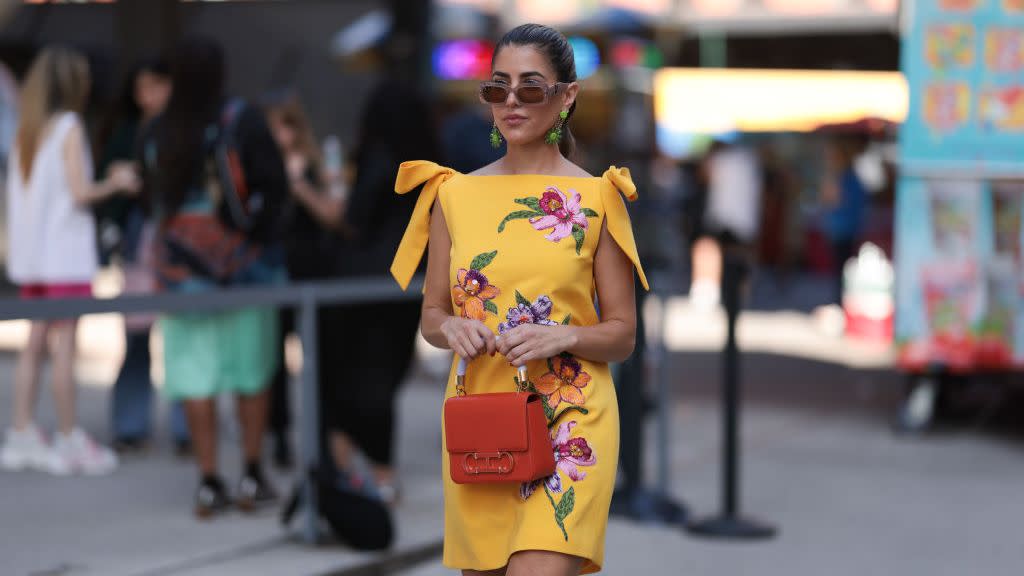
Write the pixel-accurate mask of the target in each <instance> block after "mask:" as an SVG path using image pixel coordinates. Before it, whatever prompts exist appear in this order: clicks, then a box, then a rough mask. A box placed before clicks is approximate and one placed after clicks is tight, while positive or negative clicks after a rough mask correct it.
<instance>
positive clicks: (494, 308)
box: [484, 300, 498, 314]
mask: <svg viewBox="0 0 1024 576" xmlns="http://www.w3.org/2000/svg"><path fill="white" fill-rule="evenodd" d="M484 310H487V311H488V312H490V313H491V314H497V313H498V307H497V306H495V305H494V302H491V301H490V300H484Z"/></svg>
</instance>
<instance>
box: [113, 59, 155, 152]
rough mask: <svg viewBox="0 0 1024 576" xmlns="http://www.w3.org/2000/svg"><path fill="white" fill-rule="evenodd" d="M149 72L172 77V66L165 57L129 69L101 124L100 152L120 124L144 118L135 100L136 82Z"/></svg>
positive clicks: (138, 63) (139, 63)
mask: <svg viewBox="0 0 1024 576" xmlns="http://www.w3.org/2000/svg"><path fill="white" fill-rule="evenodd" d="M147 72H148V73H150V74H154V75H156V76H160V77H161V78H168V79H170V77H171V68H170V66H168V64H167V61H166V60H164V59H163V58H148V59H144V60H140V61H138V62H136V63H135V64H134V65H133V66H132V67H131V69H129V70H128V74H126V75H125V77H124V83H123V84H122V85H121V91H120V92H118V94H117V100H115V101H114V102H113V103H112V105H111V106H110V108H109V109H108V110H107V113H106V114H105V115H104V118H103V121H102V123H101V124H100V129H99V132H98V135H97V138H96V147H95V149H96V150H99V151H100V153H102V152H103V150H105V149H106V147H107V144H108V143H109V142H110V138H111V137H112V136H113V134H114V130H116V129H117V127H118V126H120V125H122V124H124V123H127V124H137V123H138V122H139V121H140V120H141V119H142V110H141V109H140V108H139V104H138V103H137V102H136V101H135V83H136V82H137V81H138V79H139V76H140V75H142V74H143V73H147Z"/></svg>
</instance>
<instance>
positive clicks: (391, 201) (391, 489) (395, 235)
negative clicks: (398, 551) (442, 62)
mask: <svg viewBox="0 0 1024 576" xmlns="http://www.w3.org/2000/svg"><path fill="white" fill-rule="evenodd" d="M431 117H432V115H431V110H430V107H429V106H428V105H427V103H426V101H425V100H424V99H423V98H422V97H421V96H420V95H419V94H418V93H417V92H416V91H415V89H414V88H413V87H410V86H408V85H407V84H406V83H404V82H402V81H399V80H396V79H385V80H384V81H382V82H381V83H380V84H379V85H378V86H377V87H376V88H375V89H374V90H373V91H372V92H371V94H370V96H369V98H368V99H367V105H366V106H365V108H364V109H363V112H362V121H361V125H360V129H359V140H358V147H357V151H356V156H355V180H354V182H353V184H352V189H351V191H350V193H349V197H348V200H347V202H345V203H339V204H338V208H339V209H338V210H336V211H335V212H333V217H332V218H331V219H329V220H328V222H333V223H335V225H336V227H337V229H338V232H339V233H340V234H341V237H342V243H341V247H340V249H339V250H338V252H337V260H336V263H335V273H336V274H337V275H339V276H343V277H357V276H378V277H380V276H386V275H387V274H388V265H389V262H390V260H391V255H392V254H394V251H395V249H397V247H398V243H399V242H400V241H401V238H402V233H403V231H404V229H405V225H406V223H407V222H408V220H409V217H410V216H411V214H412V210H413V205H414V199H412V198H407V197H399V196H396V195H395V194H394V192H393V189H394V183H395V182H394V180H395V173H396V172H397V171H398V166H399V163H400V162H401V161H402V159H404V158H435V159H436V158H437V157H438V155H439V152H438V150H439V146H438V144H437V142H436V136H435V135H436V133H437V131H436V128H435V127H434V126H433V123H432V121H431ZM294 189H295V187H294V186H293V190H294ZM418 322H419V305H418V304H417V303H415V302H385V303H378V304H371V305H360V306H332V307H328V308H327V310H326V311H325V318H324V322H323V324H322V325H321V330H322V332H321V334H322V336H321V340H320V341H321V342H322V343H323V344H324V345H326V346H329V348H324V349H323V350H322V352H321V356H322V357H324V359H325V361H326V363H325V364H324V365H322V366H321V377H322V382H323V383H324V386H325V389H324V390H323V396H322V398H323V408H324V409H323V417H324V420H323V422H325V423H326V426H327V428H328V430H329V431H330V435H329V438H330V441H329V446H330V448H329V451H330V453H331V456H332V461H333V462H334V464H335V465H336V466H337V467H338V469H339V471H340V472H342V476H343V477H344V478H347V479H349V480H350V481H352V482H353V483H355V484H362V485H365V484H368V483H369V484H371V485H372V486H373V488H374V491H375V492H376V494H378V495H379V496H380V497H381V498H382V499H383V500H385V501H387V502H395V501H396V500H397V498H398V486H397V478H396V475H395V469H394V460H395V458H394V437H395V427H396V422H395V396H396V393H397V391H398V388H399V385H400V384H401V383H402V381H403V380H404V379H405V376H406V374H407V373H408V371H409V367H410V366H411V365H412V360H413V352H414V348H415V342H416V326H417V324H418ZM356 327H358V328H356ZM357 451H359V452H361V453H362V454H363V455H364V456H366V458H367V459H368V460H369V462H370V465H371V468H372V475H373V478H371V479H362V478H359V475H358V473H357V471H356V469H355V467H354V464H355V460H354V456H355V453H356V452H357ZM367 480H368V481H367Z"/></svg>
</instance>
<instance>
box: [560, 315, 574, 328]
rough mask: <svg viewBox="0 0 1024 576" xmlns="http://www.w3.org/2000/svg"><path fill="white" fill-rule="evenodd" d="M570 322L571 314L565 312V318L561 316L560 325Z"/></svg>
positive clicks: (566, 324)
mask: <svg viewBox="0 0 1024 576" xmlns="http://www.w3.org/2000/svg"><path fill="white" fill-rule="evenodd" d="M570 322H572V314H566V315H565V318H562V326H568V325H569V323H570Z"/></svg>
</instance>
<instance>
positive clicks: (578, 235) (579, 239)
mask: <svg viewBox="0 0 1024 576" xmlns="http://www.w3.org/2000/svg"><path fill="white" fill-rule="evenodd" d="M572 237H573V238H574V239H575V240H576V255H577V256H578V255H579V253H580V248H583V238H584V232H583V228H580V226H579V224H573V226H572Z"/></svg>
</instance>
